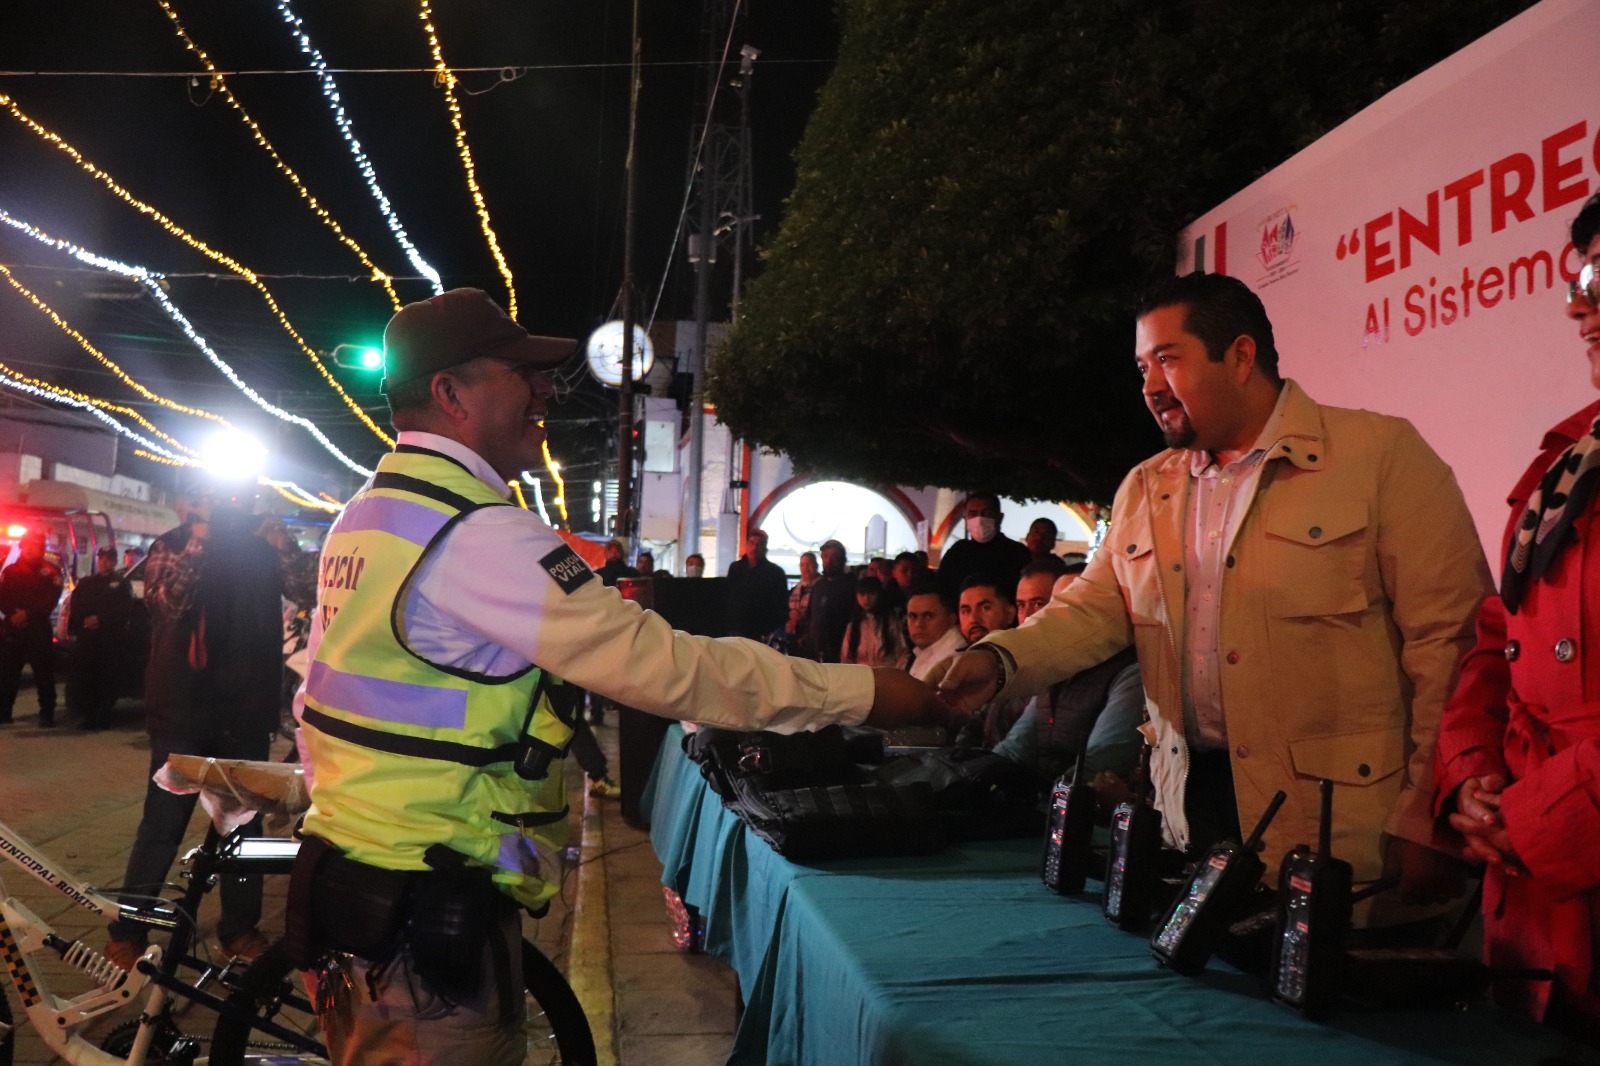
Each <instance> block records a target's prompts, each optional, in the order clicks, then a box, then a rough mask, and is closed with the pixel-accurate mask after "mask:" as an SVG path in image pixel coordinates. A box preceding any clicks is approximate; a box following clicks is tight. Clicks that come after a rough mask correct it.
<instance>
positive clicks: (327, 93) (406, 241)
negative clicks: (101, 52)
mask: <svg viewBox="0 0 1600 1066" xmlns="http://www.w3.org/2000/svg"><path fill="white" fill-rule="evenodd" d="M164 2H165V0H163V3H164ZM278 13H279V14H280V15H282V16H283V20H284V21H285V22H287V23H288V24H289V28H290V29H291V30H292V31H293V36H294V39H295V43H296V44H298V45H299V46H300V51H301V53H302V54H303V55H304V56H305V57H306V58H307V59H308V60H310V62H311V66H312V68H313V69H314V70H315V71H316V74H317V81H318V83H319V84H320V85H321V86H322V95H323V96H324V97H325V98H326V99H327V101H328V107H329V108H331V109H332V111H333V123H334V125H336V126H338V127H339V133H340V135H341V136H343V137H344V142H345V144H346V145H348V146H349V148H350V155H351V157H352V158H354V159H355V162H356V169H357V170H359V171H361V176H362V177H363V178H365V179H366V182H367V189H368V190H369V191H370V192H371V193H372V198H373V199H374V200H376V201H377V204H378V211H379V212H380V213H381V214H382V215H383V220H384V222H386V223H388V226H389V232H390V233H393V234H394V239H395V240H396V241H399V242H400V247H401V248H402V249H403V250H404V251H405V253H406V260H407V261H408V262H410V264H411V266H412V269H414V270H416V272H417V273H419V274H421V275H423V276H424V277H426V278H427V279H428V281H429V282H431V283H432V284H433V291H434V292H435V293H441V292H443V291H444V284H443V282H442V281H441V280H440V278H439V272H438V271H437V270H435V269H434V268H433V267H432V266H430V265H429V264H428V262H427V261H426V260H424V259H423V258H422V253H421V252H419V251H417V248H416V245H414V244H412V243H411V238H410V237H409V236H407V235H406V229H405V227H404V226H402V225H401V224H400V217H399V216H398V215H396V214H395V211H394V207H393V206H392V205H391V204H390V203H389V198H388V197H387V196H385V195H384V192H383V189H382V188H381V187H380V186H379V185H378V174H377V171H375V170H374V169H373V167H372V160H370V159H368V158H367V153H366V151H365V150H364V149H363V148H362V147H361V142H360V141H359V140H357V139H356V135H355V133H354V132H352V131H351V128H350V117H349V116H348V115H347V114H345V110H344V101H343V100H342V99H340V97H339V86H338V84H337V83H336V82H335V81H334V80H333V74H332V72H331V71H329V69H328V62H327V60H325V59H323V58H322V52H321V51H320V50H319V49H318V48H317V47H316V46H315V45H313V44H312V43H311V36H310V35H309V34H308V33H306V28H305V25H304V24H303V23H302V22H301V21H300V16H298V15H296V14H295V13H294V11H293V9H292V8H290V7H289V0H278ZM213 73H215V72H214V71H213Z"/></svg>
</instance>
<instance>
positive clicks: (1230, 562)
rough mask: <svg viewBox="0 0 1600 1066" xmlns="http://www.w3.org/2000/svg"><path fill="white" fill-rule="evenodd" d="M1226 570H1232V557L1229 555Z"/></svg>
mask: <svg viewBox="0 0 1600 1066" xmlns="http://www.w3.org/2000/svg"><path fill="white" fill-rule="evenodd" d="M1228 569H1229V570H1232V569H1233V556H1231V555H1230V556H1228Z"/></svg>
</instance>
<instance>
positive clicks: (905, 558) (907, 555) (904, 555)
mask: <svg viewBox="0 0 1600 1066" xmlns="http://www.w3.org/2000/svg"><path fill="white" fill-rule="evenodd" d="M894 561H895V563H896V564H899V563H912V564H913V565H914V564H915V563H916V561H917V553H916V552H901V553H900V554H899V555H896V556H895V557H894Z"/></svg>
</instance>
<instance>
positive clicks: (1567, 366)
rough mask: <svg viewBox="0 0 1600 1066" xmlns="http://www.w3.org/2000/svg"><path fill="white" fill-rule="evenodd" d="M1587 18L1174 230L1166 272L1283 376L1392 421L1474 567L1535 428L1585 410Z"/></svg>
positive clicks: (1361, 121)
mask: <svg viewBox="0 0 1600 1066" xmlns="http://www.w3.org/2000/svg"><path fill="white" fill-rule="evenodd" d="M1597 70H1600V2H1596V0H1545V2H1544V3H1541V4H1539V5H1537V6H1535V7H1533V8H1531V9H1529V10H1528V11H1526V12H1524V13H1523V14H1522V15H1520V16H1518V17H1517V18H1515V19H1513V20H1512V21H1510V22H1508V23H1506V24H1505V25H1504V26H1501V27H1500V28H1499V29H1497V30H1495V31H1494V32H1493V33H1491V34H1489V35H1488V36H1486V37H1484V38H1482V39H1480V40H1478V41H1476V42H1474V43H1473V44H1472V45H1470V46H1468V47H1467V48H1465V49H1463V50H1462V51H1460V52H1458V53H1456V54H1455V55H1454V56H1451V57H1450V58H1449V59H1447V60H1445V61H1444V62H1442V63H1440V64H1439V65H1437V66H1435V67H1433V68H1432V69H1430V70H1428V71H1426V72H1424V73H1423V74H1421V75H1419V76H1418V77H1416V78H1414V79H1412V80H1411V81H1409V82H1407V83H1406V84H1405V85H1403V86H1401V87H1400V88H1398V89H1396V90H1395V91H1394V92H1392V93H1390V94H1389V95H1387V96H1385V97H1384V98H1383V99H1381V100H1379V101H1378V102H1377V103H1375V104H1373V105H1372V106H1371V107H1369V108H1367V109H1366V110H1364V111H1362V112H1361V113H1360V114H1358V115H1356V116H1355V117H1354V118H1352V119H1350V120H1349V121H1348V122H1346V123H1345V124H1344V125H1342V126H1340V127H1339V128H1337V129H1335V130H1334V131H1332V132H1331V133H1329V134H1328V135H1327V136H1325V137H1323V138H1322V139H1320V140H1318V141H1317V142H1316V143H1315V144H1313V145H1311V146H1310V147H1308V148H1307V149H1306V150H1305V151H1303V152H1301V153H1299V154H1298V155H1296V156H1294V157H1293V158H1291V159H1289V160H1288V161H1287V162H1285V163H1284V164H1283V165H1282V166H1279V167H1278V168H1276V169H1275V170H1273V171H1271V172H1270V173H1268V174H1267V175H1265V176H1264V177H1262V178H1261V179H1260V180H1258V181H1256V182H1255V183H1254V184H1252V185H1251V186H1249V187H1248V188H1246V189H1244V190H1243V191H1242V192H1240V193H1238V194H1237V195H1235V196H1233V197H1232V198H1230V199H1229V200H1228V201H1227V202H1225V203H1223V204H1222V205H1221V206H1219V207H1217V208H1216V209H1214V210H1212V211H1210V212H1209V213H1207V214H1205V215H1203V216H1202V217H1201V218H1199V219H1197V220H1196V221H1195V222H1194V223H1193V224H1192V225H1191V226H1189V228H1188V229H1186V230H1184V232H1183V234H1182V240H1181V243H1180V251H1179V262H1178V269H1179V272H1180V273H1187V272H1188V271H1190V270H1195V269H1205V270H1210V271H1215V272H1218V273H1226V274H1230V275H1232V276H1234V277H1237V278H1239V279H1241V280H1243V281H1245V282H1247V283H1249V284H1250V285H1251V286H1252V287H1253V288H1254V289H1255V290H1256V292H1257V293H1258V294H1259V295H1260V297H1261V299H1262V301H1263V302H1264V303H1265V304H1266V307H1267V313H1268V314H1269V315H1270V316H1271V318H1272V323H1273V330H1274V333H1275V335H1276V339H1277V345H1278V350H1279V352H1280V358H1281V363H1280V368H1281V370H1282V372H1283V373H1284V375H1285V376H1287V377H1292V378H1294V379H1296V380H1297V381H1299V382H1300V383H1301V384H1302V385H1303V386H1305V388H1306V391H1307V392H1309V393H1310V394H1311V396H1312V397H1313V398H1315V399H1316V400H1318V401H1319V402H1321V403H1326V404H1333V405H1336V406H1341V407H1364V408H1367V409H1369V410H1374V411H1381V412H1384V413H1387V414H1396V415H1401V416H1403V417H1405V418H1409V419H1410V420H1411V421H1412V422H1413V423H1414V424H1415V425H1416V426H1417V428H1418V430H1420V431H1421V433H1422V435H1423V436H1424V437H1425V438H1427V440H1428V442H1429V443H1430V444H1432V445H1433V447H1434V448H1435V449H1437V450H1438V452H1439V453H1440V454H1441V455H1442V456H1443V457H1444V459H1445V461H1446V462H1448V463H1449V464H1450V465H1451V466H1452V467H1454V469H1455V472H1456V477H1457V478H1458V479H1459V480H1460V482H1461V487H1462V489H1463V490H1464V491H1465V493H1466V496H1467V503H1468V505H1469V506H1470V507H1471V508H1472V514H1473V518H1474V519H1475V520H1476V522H1477V524H1478V530H1479V534H1480V536H1481V537H1482V539H1483V543H1484V548H1485V551H1487V552H1488V554H1489V558H1490V562H1491V565H1492V566H1493V567H1494V569H1495V571H1496V573H1498V572H1499V560H1498V558H1497V556H1498V555H1499V550H1500V537H1501V532H1502V530H1503V527H1504V525H1505V520H1506V504H1505V497H1506V493H1507V492H1508V491H1509V490H1510V488H1511V486H1512V483H1513V482H1514V481H1515V480H1516V478H1517V476H1518V475H1520V474H1521V473H1522V471H1523V468H1524V467H1525V466H1526V465H1527V463H1528V461H1529V460H1530V459H1531V458H1532V457H1533V455H1534V452H1535V450H1536V449H1537V447H1538V445H1539V443H1540V439H1541V437H1542V436H1543V434H1544V432H1545V430H1547V429H1549V428H1550V427H1551V426H1553V425H1554V424H1555V423H1556V422H1558V421H1559V420H1561V419H1562V418H1564V417H1565V416H1567V415H1569V414H1571V413H1572V412H1573V411H1575V410H1577V409H1578V408H1579V407H1581V406H1583V405H1584V404H1586V403H1588V402H1589V401H1591V400H1592V399H1594V397H1595V393H1594V389H1593V387H1592V386H1591V384H1590V382H1589V368H1588V363H1587V361H1586V359H1585V358H1584V348H1583V345H1582V344H1581V343H1580V342H1579V340H1578V331H1577V327H1576V324H1575V323H1573V322H1572V321H1571V320H1570V319H1568V318H1567V317H1566V316H1565V308H1566V303H1565V300H1566V290H1567V283H1568V282H1569V281H1571V280H1572V279H1573V278H1575V277H1576V276H1577V271H1578V268H1579V267H1580V266H1581V263H1580V261H1579V258H1578V256H1577V254H1576V253H1575V252H1574V250H1573V248H1572V246H1571V244H1570V243H1569V242H1568V240H1567V227H1568V225H1569V224H1570V222H1571V220H1572V218H1573V216H1575V215H1576V214H1577V212H1578V209H1579V207H1580V206H1581V205H1582V203H1583V201H1584V199H1585V198H1587V197H1588V196H1589V195H1590V194H1591V193H1592V192H1594V191H1595V190H1597V189H1600V80H1597V78H1596V77H1595V72H1596V71H1597Z"/></svg>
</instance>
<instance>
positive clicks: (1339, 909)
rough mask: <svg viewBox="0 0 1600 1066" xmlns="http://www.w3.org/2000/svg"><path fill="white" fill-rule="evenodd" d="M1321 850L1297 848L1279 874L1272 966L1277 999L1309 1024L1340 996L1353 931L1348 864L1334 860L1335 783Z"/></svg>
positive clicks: (1322, 818)
mask: <svg viewBox="0 0 1600 1066" xmlns="http://www.w3.org/2000/svg"><path fill="white" fill-rule="evenodd" d="M1321 789H1322V809H1321V812H1320V814H1319V819H1318V822H1317V849H1316V850H1315V851H1312V850H1311V848H1310V847H1308V846H1306V845H1305V844H1297V845H1296V846H1295V847H1294V848H1293V849H1292V850H1291V851H1290V852H1289V854H1287V855H1285V856H1284V857H1283V865H1282V866H1280V867H1279V868H1278V869H1279V873H1278V924H1277V928H1276V930H1275V932H1274V936H1273V942H1272V954H1271V956H1270V958H1269V961H1268V969H1267V988H1268V991H1269V992H1270V994H1271V996H1272V998H1273V999H1275V1000H1277V1001H1278V1002H1279V1003H1282V1004H1283V1005H1284V1006H1286V1007H1289V1008H1291V1009H1293V1010H1296V1011H1299V1012H1300V1013H1301V1014H1303V1015H1305V1016H1306V1017H1308V1018H1316V1017H1321V1016H1322V1015H1324V1014H1325V1013H1326V1012H1327V1010H1328V1008H1329V1006H1331V1005H1332V1003H1333V1000H1334V999H1335V998H1336V997H1337V995H1338V990H1339V985H1340V970H1341V964H1342V962H1343V949H1344V938H1345V937H1344V934H1345V930H1346V929H1348V928H1349V926H1350V910H1351V900H1350V885H1351V880H1352V874H1353V871H1352V870H1351V867H1350V864H1349V863H1347V862H1344V861H1343V860H1341V859H1335V858H1334V857H1333V854H1332V840H1333V782H1332V781H1327V780H1324V781H1323V782H1322V784H1321Z"/></svg>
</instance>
